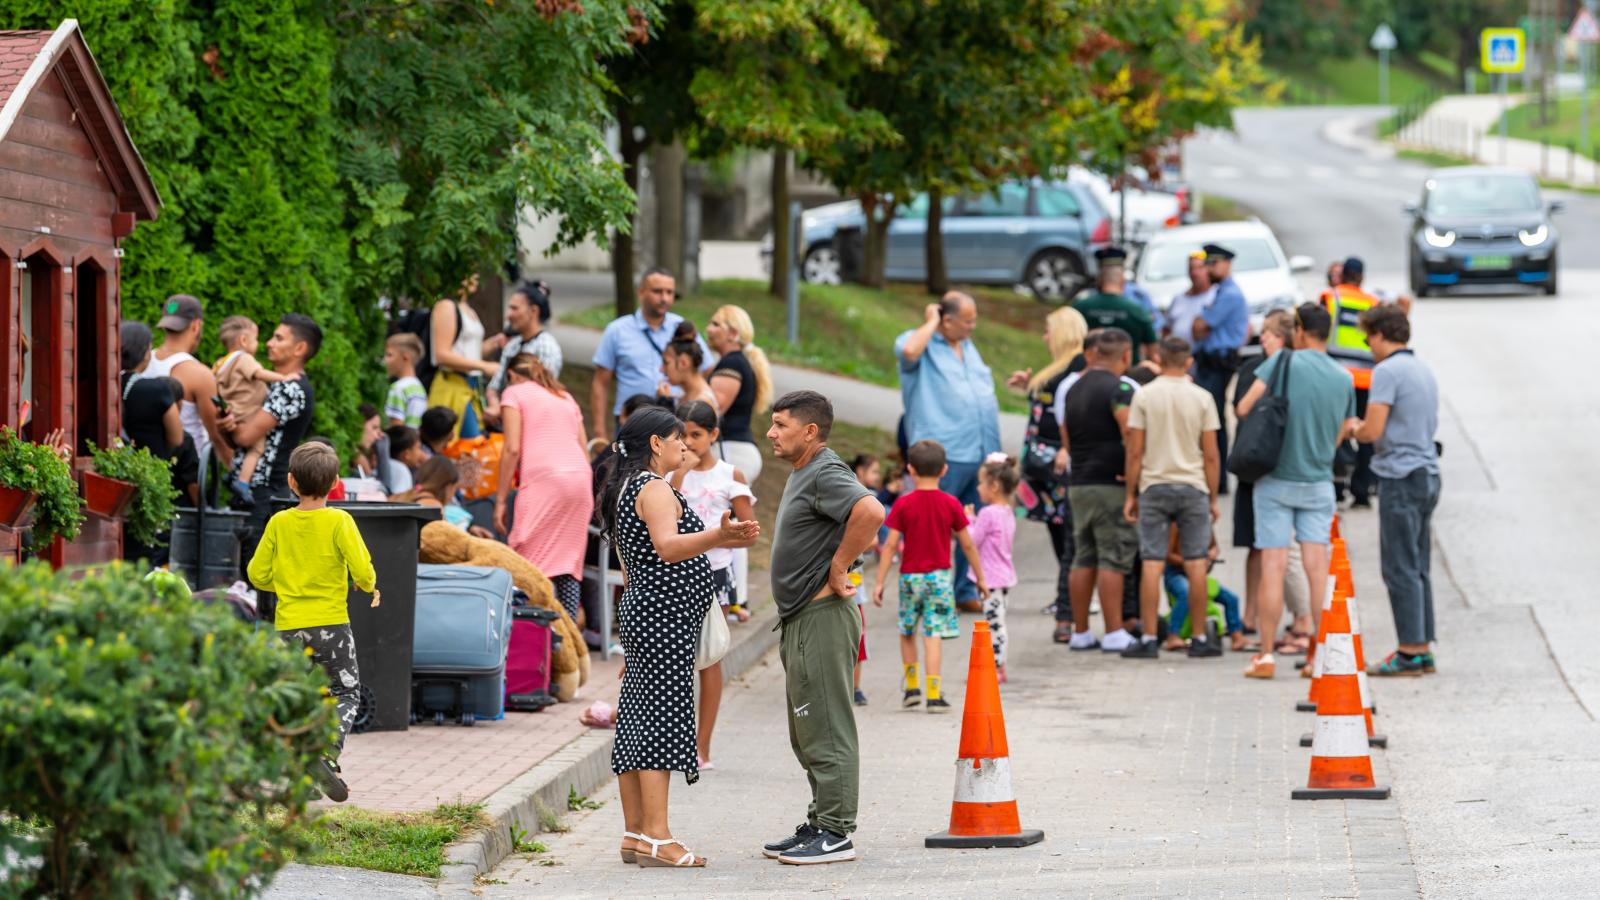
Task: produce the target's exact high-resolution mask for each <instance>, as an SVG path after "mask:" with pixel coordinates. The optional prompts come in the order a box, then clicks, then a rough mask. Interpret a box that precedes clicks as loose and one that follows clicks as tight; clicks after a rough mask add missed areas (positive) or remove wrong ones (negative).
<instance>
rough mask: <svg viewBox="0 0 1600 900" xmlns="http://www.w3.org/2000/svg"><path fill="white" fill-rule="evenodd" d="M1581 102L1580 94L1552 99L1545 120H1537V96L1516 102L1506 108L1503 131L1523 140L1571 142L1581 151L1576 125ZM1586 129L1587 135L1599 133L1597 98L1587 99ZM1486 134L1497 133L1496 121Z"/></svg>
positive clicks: (1555, 144)
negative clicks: (1519, 102) (1547, 116)
mask: <svg viewBox="0 0 1600 900" xmlns="http://www.w3.org/2000/svg"><path fill="white" fill-rule="evenodd" d="M1582 103H1583V99H1582V98H1581V97H1562V98H1559V99H1557V100H1555V101H1554V102H1552V103H1551V104H1550V121H1548V122H1541V121H1540V119H1539V101H1538V100H1537V99H1534V100H1529V101H1528V102H1526V103H1521V104H1518V105H1517V106H1513V107H1511V109H1509V110H1507V111H1506V114H1505V120H1506V132H1507V134H1508V135H1509V136H1510V137H1514V138H1522V139H1523V140H1525V141H1534V142H1538V141H1549V142H1550V145H1551V146H1552V147H1566V146H1569V145H1571V146H1573V147H1576V148H1577V149H1578V152H1579V153H1582V152H1583V144H1584V140H1583V136H1582V134H1581V133H1580V132H1579V128H1578V125H1579V124H1580V123H1579V121H1578V120H1579V118H1580V117H1581V115H1582V112H1581V106H1582ZM1589 128H1590V132H1589V133H1590V135H1591V136H1593V135H1595V134H1596V133H1600V98H1592V99H1591V100H1590V103H1589ZM1490 133H1492V134H1499V133H1500V126H1499V124H1498V123H1497V124H1496V125H1495V126H1494V127H1493V128H1491V129H1490Z"/></svg>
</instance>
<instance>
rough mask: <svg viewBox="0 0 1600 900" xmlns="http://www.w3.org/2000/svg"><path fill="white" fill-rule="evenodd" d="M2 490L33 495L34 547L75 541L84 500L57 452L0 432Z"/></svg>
mask: <svg viewBox="0 0 1600 900" xmlns="http://www.w3.org/2000/svg"><path fill="white" fill-rule="evenodd" d="M0 486H3V487H9V488H16V489H17V490H19V491H27V492H28V493H30V494H33V495H34V497H35V499H34V504H33V546H34V548H35V551H36V552H37V551H40V550H43V549H44V548H47V547H49V546H50V544H51V543H53V542H54V541H55V539H56V538H58V537H61V538H66V539H67V540H69V541H70V540H72V539H73V538H75V537H77V536H78V526H80V525H82V524H83V498H82V497H81V496H79V494H78V482H77V481H76V480H75V479H74V478H73V477H72V469H71V468H69V467H68V466H67V463H66V461H65V460H63V459H62V458H61V457H60V456H59V455H57V453H56V451H55V450H53V449H51V448H50V447H46V446H45V445H43V444H34V443H31V442H29V441H25V440H23V439H22V438H20V437H18V436H17V433H16V432H14V431H12V430H11V429H10V428H0Z"/></svg>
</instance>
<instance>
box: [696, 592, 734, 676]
mask: <svg viewBox="0 0 1600 900" xmlns="http://www.w3.org/2000/svg"><path fill="white" fill-rule="evenodd" d="M732 645H733V635H732V634H731V633H730V632H729V631H728V618H727V616H725V615H723V612H722V607H721V605H719V604H718V603H717V601H716V600H712V601H711V608H710V609H708V610H706V620H705V621H704V622H702V623H701V625H700V643H699V645H698V646H696V647H695V651H694V667H695V669H696V670H699V669H709V668H711V667H712V666H714V665H716V664H717V663H719V662H722V658H723V657H724V656H727V655H728V648H729V647H731V646H732Z"/></svg>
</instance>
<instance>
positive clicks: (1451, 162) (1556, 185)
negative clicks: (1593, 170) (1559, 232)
mask: <svg viewBox="0 0 1600 900" xmlns="http://www.w3.org/2000/svg"><path fill="white" fill-rule="evenodd" d="M1395 155H1396V156H1398V157H1400V158H1401V159H1410V160H1415V161H1416V162H1419V163H1422V164H1423V165H1426V166H1433V167H1435V168H1444V167H1446V166H1472V165H1478V163H1476V162H1474V161H1472V160H1470V159H1467V158H1466V157H1464V156H1456V155H1455V154H1453V153H1440V152H1439V151H1437V150H1413V149H1410V148H1398V149H1396V150H1395ZM1539 186H1540V187H1544V188H1552V189H1555V190H1560V191H1576V192H1577V193H1580V194H1596V195H1600V187H1596V186H1594V185H1584V184H1567V183H1566V182H1564V181H1553V180H1551V179H1549V178H1540V179H1539Z"/></svg>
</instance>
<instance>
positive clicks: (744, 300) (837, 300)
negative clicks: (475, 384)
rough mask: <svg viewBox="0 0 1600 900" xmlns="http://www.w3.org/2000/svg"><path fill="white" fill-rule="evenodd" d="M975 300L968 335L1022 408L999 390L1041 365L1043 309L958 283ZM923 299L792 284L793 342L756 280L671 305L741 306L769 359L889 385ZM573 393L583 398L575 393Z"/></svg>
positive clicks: (691, 312)
mask: <svg viewBox="0 0 1600 900" xmlns="http://www.w3.org/2000/svg"><path fill="white" fill-rule="evenodd" d="M962 289H963V290H965V291H966V292H967V293H969V294H971V295H972V296H973V297H974V298H976V299H977V301H978V332H977V334H976V335H975V336H974V338H973V340H974V341H975V342H976V343H977V345H978V349H979V350H980V351H981V352H982V353H983V359H984V362H986V363H988V364H989V368H990V369H992V370H993V372H994V380H995V389H996V391H997V393H998V394H999V397H1000V408H1001V409H1002V410H1005V411H1007V412H1018V413H1021V412H1027V401H1026V400H1024V399H1023V398H1022V397H1019V396H1016V395H1014V394H1012V393H1010V392H1009V391H1007V390H1006V389H1005V379H1006V376H1007V375H1009V374H1010V373H1011V372H1012V371H1014V370H1017V369H1026V368H1029V367H1033V366H1038V365H1042V364H1043V363H1044V362H1045V360H1046V357H1047V356H1048V354H1047V352H1046V351H1045V347H1044V343H1043V340H1042V337H1043V335H1044V318H1045V316H1046V315H1048V314H1049V313H1050V310H1051V307H1049V306H1046V305H1044V304H1042V303H1039V302H1037V301H1035V300H1034V299H1033V298H1032V297H1030V296H1027V295H1023V294H1018V293H1016V292H1015V291H1012V290H1007V289H996V288H979V287H963V288H962ZM930 300H931V298H930V297H929V296H928V294H927V292H926V291H924V290H923V289H922V287H921V286H920V285H911V284H895V285H890V286H889V287H887V288H885V289H883V290H876V289H872V288H865V287H861V286H859V285H813V284H803V285H801V286H800V313H801V322H800V342H799V344H797V345H793V346H791V345H790V344H789V343H788V342H787V341H785V340H784V335H785V334H786V332H787V328H788V326H787V322H788V317H787V312H786V310H785V307H784V303H783V301H782V300H779V299H778V298H776V297H773V296H772V295H770V294H768V293H767V291H766V286H765V284H763V283H762V282H758V281H739V280H732V279H730V280H723V281H708V282H706V283H704V284H702V285H701V286H700V290H698V291H696V292H694V293H692V294H685V295H684V296H683V297H682V298H680V299H679V300H678V302H677V304H676V305H675V306H674V307H673V310H674V311H675V312H677V313H679V314H681V315H683V316H685V317H687V318H688V319H689V320H690V321H692V322H694V323H695V324H696V325H697V326H699V327H701V328H704V326H705V323H706V322H708V321H709V320H710V319H711V314H712V313H713V312H715V311H716V309H717V308H718V307H720V306H722V305H724V304H727V303H733V304H736V305H738V306H742V307H744V309H745V311H746V312H748V313H749V314H750V318H751V319H752V320H753V321H754V322H755V326H756V340H757V343H759V344H760V345H761V347H762V349H764V350H766V352H767V355H768V356H769V357H770V358H771V359H772V361H773V362H777V363H784V364H787V365H792V366H800V367H802V368H807V369H818V370H821V371H824V372H831V373H834V374H836V375H843V376H845V377H847V378H857V379H860V380H861V381H867V382H871V383H872V384H880V385H884V386H886V387H895V386H897V385H898V384H899V379H898V373H897V370H896V366H895V360H894V339H895V337H896V336H897V335H898V334H900V332H902V331H905V330H906V329H908V328H915V327H917V326H918V325H920V324H922V321H923V312H922V311H923V308H924V307H925V306H927V304H928V303H929V302H930ZM613 317H614V315H613V313H612V311H611V308H610V307H608V306H600V307H593V308H591V309H587V310H584V311H583V312H580V313H578V314H577V315H575V316H572V317H571V318H569V319H567V321H568V322H569V323H570V324H574V325H585V326H588V327H591V328H603V327H605V324H606V323H607V322H609V321H611V319H612V318H613ZM580 396H587V394H582V395H580Z"/></svg>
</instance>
